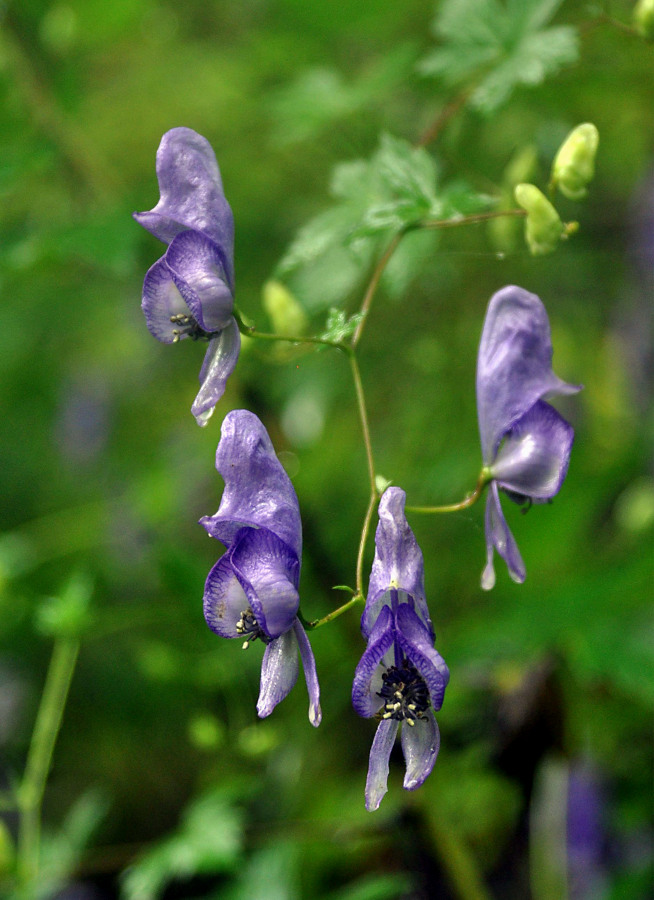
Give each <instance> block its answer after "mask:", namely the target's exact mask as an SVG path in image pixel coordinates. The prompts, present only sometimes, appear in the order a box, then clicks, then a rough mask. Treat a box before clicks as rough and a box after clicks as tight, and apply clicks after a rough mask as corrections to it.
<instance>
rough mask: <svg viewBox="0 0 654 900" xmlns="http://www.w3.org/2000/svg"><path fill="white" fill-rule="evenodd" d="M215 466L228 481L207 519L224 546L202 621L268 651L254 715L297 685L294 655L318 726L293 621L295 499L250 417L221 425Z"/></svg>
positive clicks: (303, 639) (300, 635)
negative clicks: (214, 511)
mask: <svg viewBox="0 0 654 900" xmlns="http://www.w3.org/2000/svg"><path fill="white" fill-rule="evenodd" d="M216 468H217V469H218V472H219V473H220V474H221V475H222V477H223V479H224V481H225V490H224V491H223V496H222V499H221V501H220V507H219V509H218V512H217V513H216V514H215V515H214V516H204V517H203V518H202V519H200V524H202V525H204V527H205V528H206V530H207V531H208V532H209V534H210V535H211V537H215V538H217V539H218V540H219V541H221V542H222V543H223V544H224V545H225V547H226V548H227V550H226V553H224V554H223V556H221V558H220V559H219V560H218V562H217V563H216V565H215V566H214V567H213V569H212V570H211V571H210V572H209V576H208V578H207V581H206V584H205V588H204V617H205V619H206V620H207V624H208V625H209V628H211V630H212V631H215V633H216V634H218V635H220V636H221V637H227V638H240V639H241V640H242V641H243V648H244V649H245V648H247V647H248V646H249V645H250V643H251V642H252V641H255V640H256V639H257V638H259V639H260V640H261V642H262V643H263V644H265V645H266V651H265V653H264V657H263V664H262V667H261V688H260V692H259V700H258V703H257V712H258V713H259V716H260V717H261V718H264V717H265V716H269V715H270V713H271V712H272V711H273V709H274V708H275V707H276V706H277V704H278V703H279V702H280V701H282V700H283V699H284V697H286V695H287V694H288V693H289V691H290V690H291V688H292V687H293V685H294V684H295V682H296V680H297V675H298V649H299V651H300V656H301V657H302V666H303V668H304V676H305V678H306V682H307V689H308V691H309V702H310V705H309V719H310V721H311V724H312V725H319V724H320V720H321V718H322V713H321V710H320V689H319V687H318V677H317V674H316V662H315V659H314V656H313V652H312V650H311V646H310V644H309V640H308V638H307V636H306V633H305V631H304V628H303V627H302V625H301V623H300V620H299V619H298V617H297V611H298V607H299V604H300V597H299V594H298V583H299V580H300V559H301V556H302V523H301V521H300V508H299V505H298V500H297V495H296V493H295V490H294V488H293V485H292V484H291V481H290V479H289V477H288V475H287V474H286V472H285V471H284V469H283V467H282V464H281V463H280V462H279V460H278V459H277V456H276V455H275V451H274V449H273V445H272V443H271V441H270V438H269V437H268V433H267V431H266V429H265V428H264V427H263V425H262V424H261V422H260V421H259V419H258V418H257V417H256V416H255V415H254V413H251V412H248V411H247V410H245V409H236V410H233V411H232V412H230V413H228V415H227V416H225V419H224V421H223V424H222V429H221V438H220V441H219V443H218V450H217V451H216Z"/></svg>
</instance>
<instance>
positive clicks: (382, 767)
mask: <svg viewBox="0 0 654 900" xmlns="http://www.w3.org/2000/svg"><path fill="white" fill-rule="evenodd" d="M398 725H399V722H398V721H397V719H382V721H381V722H380V723H379V725H378V726H377V731H376V732H375V738H374V740H373V742H372V747H371V748H370V761H369V762H368V778H367V779H366V809H367V810H368V812H373V810H375V809H379V804H380V803H381V802H382V800H383V799H384V794H385V793H386V791H387V790H388V770H389V760H390V757H391V750H392V749H393V744H394V743H395V738H396V736H397V728H398Z"/></svg>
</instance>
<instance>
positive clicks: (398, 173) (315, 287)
mask: <svg viewBox="0 0 654 900" xmlns="http://www.w3.org/2000/svg"><path fill="white" fill-rule="evenodd" d="M436 186H437V169H436V163H435V161H434V160H433V159H432V157H430V155H429V154H428V153H427V151H426V150H425V149H424V148H415V147H412V146H411V145H410V144H409V143H408V142H407V141H405V140H403V139H401V138H396V137H392V136H391V135H388V134H385V135H383V136H382V138H381V140H380V145H379V148H378V149H377V151H376V152H375V153H374V154H373V156H372V158H371V159H370V160H355V161H353V162H347V163H343V164H341V165H339V166H337V167H336V169H335V170H334V173H333V176H332V182H331V194H332V196H333V197H334V198H335V200H336V203H335V205H334V206H333V207H332V208H331V209H328V210H326V211H325V212H323V213H321V214H320V215H318V216H316V217H315V218H314V219H312V220H311V221H310V222H308V223H307V224H306V225H305V226H304V227H303V228H302V229H301V230H300V232H299V233H298V235H297V237H296V239H295V240H294V241H293V243H292V244H291V246H290V248H289V249H288V251H287V253H286V255H285V256H284V257H283V259H282V260H281V262H280V263H279V265H278V267H277V270H276V273H275V277H277V278H280V279H283V280H284V281H285V282H287V283H290V287H291V290H292V291H293V293H294V294H295V295H296V296H297V297H298V298H299V299H300V301H301V302H302V303H303V304H304V306H305V307H307V308H308V309H311V310H320V309H327V308H329V307H330V306H337V305H342V304H343V303H344V302H345V301H346V300H347V297H348V295H349V294H350V293H351V292H352V291H354V290H355V289H356V288H357V287H359V286H360V285H361V283H362V281H363V279H364V278H365V276H366V275H367V274H369V272H370V268H371V266H372V264H373V262H374V259H375V257H376V256H377V254H378V253H379V248H380V239H381V238H387V237H389V236H390V235H392V234H394V233H397V232H398V231H400V230H402V229H403V228H405V227H407V226H409V225H412V224H415V223H417V222H419V221H420V220H421V219H424V218H430V217H431V218H433V217H434V216H435V215H439V214H440V212H441V211H442V207H441V204H440V202H439V200H438V198H437V193H436Z"/></svg>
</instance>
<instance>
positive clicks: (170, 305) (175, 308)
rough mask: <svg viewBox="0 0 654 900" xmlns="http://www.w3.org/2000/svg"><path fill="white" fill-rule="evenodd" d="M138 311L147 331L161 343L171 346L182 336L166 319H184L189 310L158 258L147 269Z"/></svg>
mask: <svg viewBox="0 0 654 900" xmlns="http://www.w3.org/2000/svg"><path fill="white" fill-rule="evenodd" d="M141 309H142V310H143V313H144V314H145V321H146V324H147V326H148V331H149V332H150V334H151V335H153V336H154V337H156V339H157V340H158V341H161V342H162V343H163V344H172V343H174V342H175V340H179V339H180V338H183V337H186V335H184V334H181V335H177V336H176V334H175V330H174V329H175V328H176V327H177V326H175V325H174V324H173V323H172V322H171V321H170V320H171V318H172V317H175V316H188V315H189V313H190V310H189V308H188V306H187V305H186V302H185V300H184V298H183V297H182V295H181V294H180V292H179V291H178V290H177V287H176V285H175V282H174V280H173V275H172V272H171V271H170V269H169V268H168V265H167V263H166V258H165V257H163V256H162V257H161V259H159V260H157V262H156V263H155V264H154V265H153V266H150V268H149V269H148V271H147V273H146V275H145V280H144V282H143V299H142V300H141Z"/></svg>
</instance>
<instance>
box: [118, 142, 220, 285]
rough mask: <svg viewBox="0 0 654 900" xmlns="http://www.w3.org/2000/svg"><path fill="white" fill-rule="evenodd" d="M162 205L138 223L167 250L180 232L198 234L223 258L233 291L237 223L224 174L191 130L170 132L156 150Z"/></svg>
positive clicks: (136, 215) (140, 216) (139, 215)
mask: <svg viewBox="0 0 654 900" xmlns="http://www.w3.org/2000/svg"><path fill="white" fill-rule="evenodd" d="M157 179H158V181H159V193H160V199H159V202H158V203H157V205H156V206H155V207H154V208H153V209H151V210H150V211H149V212H141V213H134V218H135V219H136V221H137V222H138V223H139V224H140V225H142V226H143V227H144V228H146V229H147V230H148V231H150V232H151V233H152V234H153V235H154V236H155V237H157V238H159V240H160V241H163V242H164V243H166V244H169V243H170V242H171V241H172V240H173V238H174V237H175V235H177V234H179V233H180V231H186V230H188V229H191V230H193V231H200V232H202V233H203V234H205V235H206V236H207V237H208V238H209V239H210V240H212V241H213V242H214V243H215V244H217V245H218V246H219V247H220V248H221V249H222V251H223V252H224V254H225V262H226V272H227V281H228V283H229V285H230V286H231V287H232V288H233V286H234V271H233V270H234V264H233V256H234V217H233V215H232V210H231V208H230V206H229V203H228V202H227V200H226V199H225V194H224V191H223V184H222V179H221V177H220V169H219V168H218V163H217V162H216V156H215V154H214V152H213V149H212V147H211V144H210V143H209V141H208V140H207V139H206V138H204V137H202V135H200V134H198V133H197V132H195V131H193V130H192V129H190V128H172V129H171V130H170V131H167V132H166V133H165V134H164V136H163V137H162V139H161V143H160V144H159V149H158V150H157Z"/></svg>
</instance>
